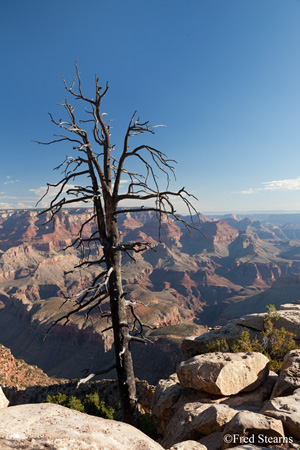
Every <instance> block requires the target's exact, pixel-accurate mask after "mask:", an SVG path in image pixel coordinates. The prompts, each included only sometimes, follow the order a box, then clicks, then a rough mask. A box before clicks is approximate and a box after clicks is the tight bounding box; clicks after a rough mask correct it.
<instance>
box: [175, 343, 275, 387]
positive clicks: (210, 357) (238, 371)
mask: <svg viewBox="0 0 300 450" xmlns="http://www.w3.org/2000/svg"><path fill="white" fill-rule="evenodd" d="M268 371H269V360H268V358H267V357H266V356H264V355H262V354H261V353H258V352H248V353H219V352H218V353H206V354H204V355H197V356H194V357H193V358H191V359H189V360H187V361H183V362H182V363H180V364H179V366H178V368H177V375H178V379H179V381H180V384H181V385H182V386H184V387H187V388H193V389H197V390H200V391H205V392H208V393H211V394H215V395H235V394H237V393H239V392H242V391H243V392H246V391H252V390H254V389H256V388H257V387H258V386H260V385H261V384H262V383H263V381H264V380H265V378H266V376H267V375H268Z"/></svg>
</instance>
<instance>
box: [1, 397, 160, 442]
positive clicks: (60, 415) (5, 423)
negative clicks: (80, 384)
mask: <svg viewBox="0 0 300 450" xmlns="http://www.w3.org/2000/svg"><path fill="white" fill-rule="evenodd" d="M0 448H1V449H5V448H8V449H10V450H11V449H18V450H19V449H26V450H30V449H32V450H46V449H51V450H89V449H92V448H95V449H96V448H98V449H100V448H101V449H103V450H104V449H105V450H119V449H122V450H163V448H162V447H161V446H160V445H159V444H158V443H157V442H155V441H153V440H152V439H150V438H149V437H148V436H146V435H145V434H144V433H142V432H141V431H140V430H138V429H136V428H134V427H132V426H131V425H127V424H125V423H121V422H117V421H114V420H107V419H101V418H99V417H93V416H89V415H87V414H83V413H81V412H79V411H74V410H71V409H68V408H65V407H63V406H60V405H55V404H51V403H43V404H32V405H19V406H11V407H9V408H5V409H2V410H0Z"/></svg>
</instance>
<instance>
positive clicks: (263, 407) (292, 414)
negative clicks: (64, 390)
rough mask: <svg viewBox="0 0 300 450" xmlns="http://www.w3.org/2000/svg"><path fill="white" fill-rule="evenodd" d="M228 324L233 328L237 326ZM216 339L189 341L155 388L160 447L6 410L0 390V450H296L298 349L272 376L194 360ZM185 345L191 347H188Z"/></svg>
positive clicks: (61, 417) (252, 367)
mask: <svg viewBox="0 0 300 450" xmlns="http://www.w3.org/2000/svg"><path fill="white" fill-rule="evenodd" d="M245 317H246V319H245V318H242V319H241V320H240V321H239V322H240V323H242V324H245V323H248V325H249V324H250V323H251V329H252V330H256V331H258V330H259V329H260V328H259V323H261V321H263V318H262V317H261V315H260V314H257V315H251V316H250V317H249V316H245ZM280 317H281V318H280V319H279V320H283V321H285V328H287V329H288V330H293V329H295V324H297V323H299V320H300V308H298V307H295V305H284V306H283V307H282V309H281V311H280ZM279 320H278V321H277V322H279ZM232 322H234V326H236V321H232ZM287 324H289V325H288V327H289V328H288V327H287ZM230 326H232V324H230V323H229V324H228V325H227V326H226V327H227V328H226V327H224V328H223V329H220V330H218V337H217V338H218V339H220V336H222V333H223V335H224V329H225V334H226V337H228V329H230ZM239 326H240V325H239ZM281 326H282V325H281ZM240 327H241V326H240ZM249 327H250V326H249ZM293 327H294V328H293ZM242 329H243V328H242V327H241V330H242ZM249 329H250V328H249ZM222 330H223V331H222ZM226 330H227V331H226ZM214 333H215V332H210V333H207V335H208V336H205V335H203V336H201V337H200V338H198V339H197V340H195V339H194V342H196V344H195V347H193V350H192V352H193V356H192V357H191V358H189V359H187V360H186V361H183V362H182V363H180V364H179V365H178V367H177V372H176V373H174V374H173V375H171V376H170V377H169V378H168V379H163V380H160V381H159V383H158V384H157V386H156V388H155V392H154V397H153V404H152V417H153V420H154V421H155V423H156V425H157V430H158V433H159V435H160V439H159V443H157V442H154V441H153V440H151V439H150V438H148V437H147V436H145V435H144V434H143V433H141V432H140V431H139V430H137V429H135V428H133V427H131V426H129V425H126V424H123V423H120V422H118V421H107V420H105V419H100V418H96V417H90V416H87V415H85V414H83V413H80V412H78V411H72V410H68V409H66V408H63V407H61V406H58V405H52V404H25V405H18V406H10V407H8V408H7V406H8V401H7V399H6V397H5V395H4V394H3V391H2V390H1V389H0V448H1V449H3V450H8V449H21V448H24V449H32V450H41V449H45V450H46V448H47V449H51V450H68V449H72V450H73V449H74V450H77V449H78V450H81V449H83V450H84V449H92V448H101V449H103V450H119V449H120V448H122V449H124V450H127V449H128V450H129V449H130V450H163V449H168V450H225V449H228V448H236V449H237V450H242V449H244V450H255V449H260V450H262V449H267V448H268V449H298V450H300V349H296V350H291V351H290V352H288V353H287V354H286V356H285V359H284V362H283V365H282V368H281V371H280V373H279V375H276V374H275V373H274V372H270V371H269V361H268V359H267V358H266V357H265V356H264V355H262V354H261V353H258V352H246V353H220V352H219V353H218V352H217V353H206V354H201V352H199V354H197V348H198V347H196V346H198V345H199V342H201V339H202V340H203V341H204V342H207V341H208V340H209V339H210V340H212V339H216V337H215V334H214ZM186 341H188V342H189V344H191V343H192V342H193V339H191V338H190V339H186ZM190 348H191V347H190ZM47 389H53V387H48V388H47ZM24 398H25V397H24Z"/></svg>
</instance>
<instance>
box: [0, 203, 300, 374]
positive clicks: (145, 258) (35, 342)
mask: <svg viewBox="0 0 300 450" xmlns="http://www.w3.org/2000/svg"><path fill="white" fill-rule="evenodd" d="M90 214H91V211H90V210H84V209H73V210H64V211H62V212H61V213H60V214H59V215H58V216H57V220H56V222H55V224H54V226H52V224H51V223H48V224H46V225H43V223H44V222H45V220H46V219H47V217H41V216H39V215H38V214H37V212H36V211H2V212H0V311H1V314H0V343H2V344H3V345H5V346H7V347H8V348H10V349H11V350H12V353H13V355H14V356H15V357H17V358H20V359H23V360H25V361H26V362H27V363H29V364H35V365H38V366H39V367H41V368H42V369H43V370H44V371H45V372H46V373H47V374H48V375H50V376H58V377H65V378H74V377H78V376H80V371H81V370H84V369H86V368H88V369H91V370H99V369H100V367H99V361H101V365H102V363H103V365H106V364H108V363H110V361H111V359H112V356H113V355H112V352H110V350H109V349H110V348H111V345H112V334H111V333H108V334H107V335H106V336H101V334H100V331H101V330H102V329H104V328H107V323H106V322H105V323H103V321H101V320H99V316H97V314H96V313H95V314H94V315H93V316H92V321H88V322H85V320H84V317H83V316H82V317H78V318H77V319H76V320H71V323H70V324H69V326H67V327H64V328H63V327H62V326H61V325H60V326H59V325H58V326H57V327H55V328H54V329H52V330H51V333H50V334H49V335H48V337H47V339H46V340H45V341H44V340H43V338H44V334H45V332H46V330H47V329H48V328H49V326H50V325H51V323H52V322H53V320H54V319H55V318H57V317H58V315H59V314H60V313H63V312H65V311H66V308H67V307H68V305H67V304H66V305H64V306H63V307H62V308H61V305H62V303H63V300H64V295H75V294H77V293H78V292H80V291H82V289H84V288H85V287H87V286H88V285H89V284H90V282H91V280H92V279H93V277H94V276H95V272H94V270H92V269H88V270H85V271H80V272H77V273H68V274H66V272H68V271H70V270H71V269H72V268H73V266H74V265H75V264H76V263H78V261H79V257H80V253H79V251H78V249H77V250H76V249H74V248H68V249H67V250H65V251H62V250H63V249H64V248H65V247H67V246H69V244H70V243H71V242H72V239H74V237H76V233H78V231H79V230H80V226H81V224H82V222H83V221H85V220H86V219H87V218H88V217H89V215H90ZM199 227H200V230H201V231H202V233H203V235H202V234H201V233H199V232H198V233H197V232H195V233H193V234H192V235H190V234H188V233H187V232H186V230H185V229H184V227H182V226H181V225H180V223H175V222H173V221H172V220H169V221H167V220H166V221H164V223H163V230H162V233H161V242H159V239H158V225H157V220H156V217H155V214H149V213H132V214H129V213H128V214H126V215H125V216H124V218H123V219H121V217H120V228H121V231H122V236H123V240H124V242H125V241H135V240H146V241H148V242H151V244H152V246H153V250H154V251H153V250H147V251H145V252H142V253H139V254H138V255H137V258H136V262H133V261H131V260H130V259H129V258H125V259H124V267H123V268H124V289H125V290H126V292H128V295H129V298H131V299H132V300H139V301H142V302H143V303H145V304H147V305H148V306H147V307H145V306H143V305H139V307H138V309H139V311H138V313H139V314H140V315H141V316H142V317H143V318H144V319H145V321H147V322H149V323H151V324H153V325H159V328H158V329H156V330H153V331H151V332H150V333H149V337H150V339H152V341H153V342H154V345H152V346H146V347H143V348H141V347H140V346H139V347H137V346H133V353H134V359H135V363H136V365H135V372H136V375H137V376H138V377H139V378H147V379H148V381H149V382H151V383H156V382H157V381H158V379H159V378H161V377H167V376H168V375H169V374H170V373H172V372H174V370H175V367H176V365H177V364H178V363H179V362H180V361H181V360H182V357H181V355H180V351H179V345H180V342H181V340H182V338H183V337H184V336H188V335H192V334H195V335H200V334H201V333H203V332H205V331H206V325H208V324H212V325H215V324H216V323H221V324H224V323H226V321H227V320H228V319H229V318H231V317H237V316H240V315H241V314H239V311H241V310H244V311H246V310H247V311H248V312H253V308H254V310H255V309H256V310H257V311H264V308H265V304H268V303H271V302H272V303H275V304H277V305H278V304H280V303H282V301H287V300H289V301H290V300H297V299H298V291H299V282H300V276H299V272H300V258H299V255H300V243H297V242H290V241H289V240H288V239H289V237H288V236H287V235H286V234H285V231H286V233H288V231H289V232H290V228H289V229H288V230H287V229H284V230H282V232H281V233H279V232H278V226H277V228H276V229H275V228H274V226H273V225H267V224H265V225H263V226H262V225H261V224H259V222H257V221H256V222H254V221H252V220H245V219H243V220H237V218H230V219H229V218H228V219H226V220H225V221H224V220H212V219H208V218H205V217H204V216H199ZM92 231H93V224H92V222H91V223H90V229H87V232H88V233H89V232H92ZM295 236H296V237H297V236H298V234H295ZM299 236H300V235H299ZM285 277H288V281H284V278H285ZM270 297H271V301H270ZM287 297H288V299H287ZM248 299H249V300H248ZM273 299H275V300H274V301H273ZM266 302H267V303H266ZM60 308H61V309H60ZM251 308H252V309H251ZM166 326H168V327H166ZM153 360H156V361H157V365H156V367H155V369H154V368H153V365H152V364H149V361H153ZM94 363H95V364H94ZM109 376H113V375H112V374H109Z"/></svg>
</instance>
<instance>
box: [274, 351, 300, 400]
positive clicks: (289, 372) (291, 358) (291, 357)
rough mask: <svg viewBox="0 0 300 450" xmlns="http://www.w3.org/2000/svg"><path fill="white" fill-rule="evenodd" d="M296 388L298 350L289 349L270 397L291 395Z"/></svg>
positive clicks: (299, 371) (299, 378)
mask: <svg viewBox="0 0 300 450" xmlns="http://www.w3.org/2000/svg"><path fill="white" fill-rule="evenodd" d="M297 388H300V350H291V351H290V352H288V353H287V354H286V355H285V358H284V360H283V364H282V367H281V370H280V374H279V377H278V380H277V381H276V383H275V386H274V389H273V392H272V395H271V398H274V397H282V396H285V395H291V394H293V392H294V390H295V389H297Z"/></svg>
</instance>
